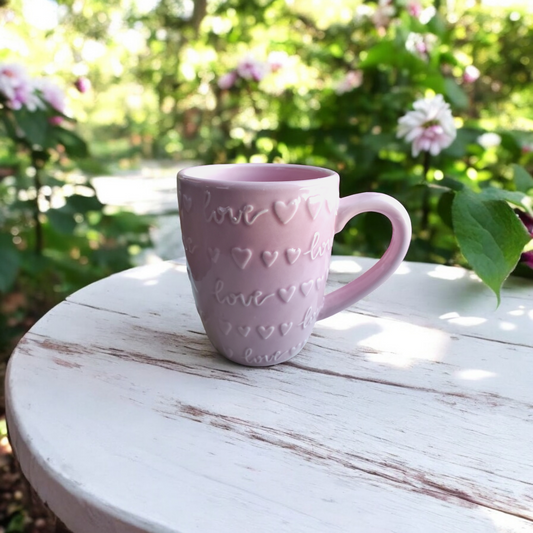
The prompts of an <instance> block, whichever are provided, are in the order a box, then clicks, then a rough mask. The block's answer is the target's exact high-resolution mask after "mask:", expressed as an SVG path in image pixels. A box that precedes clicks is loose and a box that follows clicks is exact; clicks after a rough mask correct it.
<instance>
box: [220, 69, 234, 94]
mask: <svg viewBox="0 0 533 533" xmlns="http://www.w3.org/2000/svg"><path fill="white" fill-rule="evenodd" d="M236 81H237V72H236V71H235V70H232V71H231V72H228V73H227V74H224V76H220V78H218V86H219V87H220V88H221V89H222V90H224V91H226V90H228V89H231V88H232V87H233V86H234V85H235V82H236Z"/></svg>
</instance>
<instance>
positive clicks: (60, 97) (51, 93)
mask: <svg viewBox="0 0 533 533" xmlns="http://www.w3.org/2000/svg"><path fill="white" fill-rule="evenodd" d="M33 84H34V87H35V89H37V91H38V92H39V93H40V95H41V98H42V99H43V100H44V101H45V102H47V103H48V104H50V106H52V107H53V108H54V109H55V110H56V111H59V112H60V113H65V109H66V107H67V103H66V99H65V93H64V92H63V89H61V87H59V86H58V85H56V84H55V83H54V82H53V81H52V80H51V79H50V78H38V79H36V80H34V82H33Z"/></svg>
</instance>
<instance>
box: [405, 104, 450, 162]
mask: <svg viewBox="0 0 533 533" xmlns="http://www.w3.org/2000/svg"><path fill="white" fill-rule="evenodd" d="M413 108H414V111H408V112H407V113H406V114H405V115H404V116H403V117H401V118H400V119H399V120H398V133H397V136H398V137H404V139H405V141H407V142H410V143H412V147H411V149H412V154H413V157H416V156H417V155H418V154H419V153H420V152H429V153H430V154H431V155H437V154H439V153H440V152H441V151H442V150H443V149H444V148H448V146H450V144H452V142H453V141H454V139H455V137H456V136H457V130H456V128H455V124H454V122H453V116H452V113H451V111H450V106H449V104H447V103H446V102H445V101H444V98H443V97H442V95H441V94H437V95H436V96H434V97H433V98H421V99H420V100H417V101H416V102H415V103H414V104H413Z"/></svg>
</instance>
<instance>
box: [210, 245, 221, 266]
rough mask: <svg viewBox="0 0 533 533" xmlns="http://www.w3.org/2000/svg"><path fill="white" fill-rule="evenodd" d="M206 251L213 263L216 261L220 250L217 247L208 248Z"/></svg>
mask: <svg viewBox="0 0 533 533" xmlns="http://www.w3.org/2000/svg"><path fill="white" fill-rule="evenodd" d="M207 253H208V254H209V258H210V259H211V261H212V262H213V263H216V262H217V261H218V258H219V256H220V250H219V249H218V248H208V249H207Z"/></svg>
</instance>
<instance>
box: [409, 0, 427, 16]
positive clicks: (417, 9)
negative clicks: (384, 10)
mask: <svg viewBox="0 0 533 533" xmlns="http://www.w3.org/2000/svg"><path fill="white" fill-rule="evenodd" d="M422 11H423V8H422V4H421V3H420V2H418V0H411V1H410V2H408V3H407V12H408V13H409V15H411V16H412V17H415V18H420V15H422Z"/></svg>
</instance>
